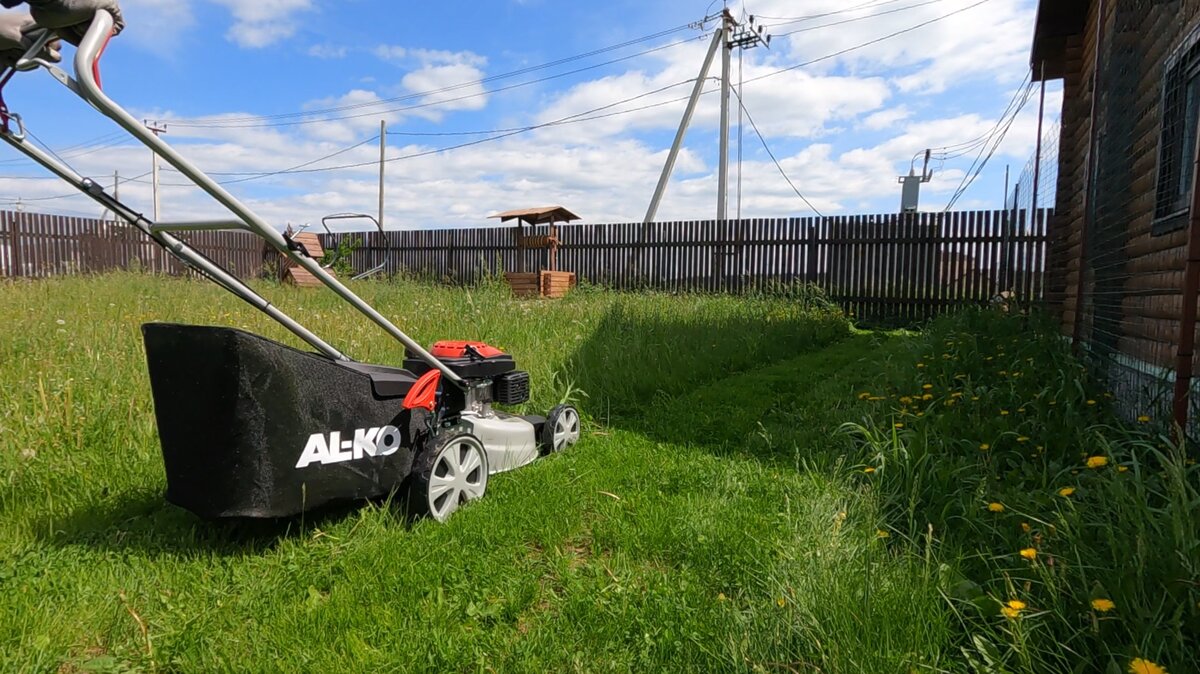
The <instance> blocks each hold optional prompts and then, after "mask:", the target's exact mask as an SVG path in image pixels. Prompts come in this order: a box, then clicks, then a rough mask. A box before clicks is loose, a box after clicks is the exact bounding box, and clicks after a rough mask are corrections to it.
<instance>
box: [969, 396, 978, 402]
mask: <svg viewBox="0 0 1200 674" xmlns="http://www.w3.org/2000/svg"><path fill="white" fill-rule="evenodd" d="M971 400H972V401H973V402H978V401H979V396H971Z"/></svg>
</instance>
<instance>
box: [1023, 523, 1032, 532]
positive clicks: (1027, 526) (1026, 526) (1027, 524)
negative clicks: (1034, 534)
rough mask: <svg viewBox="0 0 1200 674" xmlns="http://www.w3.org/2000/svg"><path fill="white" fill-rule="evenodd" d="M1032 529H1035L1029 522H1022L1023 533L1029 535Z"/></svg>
mask: <svg viewBox="0 0 1200 674" xmlns="http://www.w3.org/2000/svg"><path fill="white" fill-rule="evenodd" d="M1032 529H1033V527H1031V526H1029V522H1021V531H1024V532H1025V533H1029V532H1030V531H1031V530H1032Z"/></svg>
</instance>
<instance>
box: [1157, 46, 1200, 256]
mask: <svg viewBox="0 0 1200 674" xmlns="http://www.w3.org/2000/svg"><path fill="white" fill-rule="evenodd" d="M1197 37H1198V36H1197V35H1196V33H1193V34H1192V36H1191V37H1190V38H1189V40H1188V41H1187V43H1185V44H1187V47H1186V48H1185V49H1183V50H1181V51H1180V52H1178V53H1177V55H1176V56H1174V57H1173V58H1171V59H1170V60H1169V61H1168V62H1167V68H1166V72H1167V77H1166V80H1165V81H1164V82H1163V87H1164V90H1163V98H1162V104H1163V108H1162V110H1163V113H1162V135H1161V136H1160V138H1159V145H1158V147H1159V150H1158V153H1159V154H1158V185H1157V190H1156V194H1155V200H1154V221H1155V230H1156V233H1160V234H1161V233H1163V232H1168V231H1173V230H1176V229H1179V228H1181V227H1183V226H1184V224H1185V223H1186V220H1187V211H1188V206H1189V202H1190V200H1191V192H1192V173H1193V171H1194V169H1195V163H1194V162H1195V158H1196V140H1197V139H1196V124H1197V121H1198V120H1200V42H1198V41H1197V39H1196V38H1197Z"/></svg>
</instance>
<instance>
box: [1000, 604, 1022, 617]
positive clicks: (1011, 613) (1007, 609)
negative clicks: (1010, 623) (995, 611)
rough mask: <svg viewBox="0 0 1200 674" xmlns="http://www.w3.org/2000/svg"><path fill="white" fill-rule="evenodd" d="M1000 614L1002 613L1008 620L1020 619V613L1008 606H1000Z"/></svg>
mask: <svg viewBox="0 0 1200 674" xmlns="http://www.w3.org/2000/svg"><path fill="white" fill-rule="evenodd" d="M1000 612H1001V613H1003V614H1004V617H1005V618H1008V619H1009V620H1016V619H1017V618H1020V617H1021V612H1020V611H1019V610H1017V609H1015V608H1011V607H1009V606H1002V607H1001V608H1000Z"/></svg>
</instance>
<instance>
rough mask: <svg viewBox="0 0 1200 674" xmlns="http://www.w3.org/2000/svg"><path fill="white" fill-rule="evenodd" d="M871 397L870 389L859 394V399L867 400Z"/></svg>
mask: <svg viewBox="0 0 1200 674" xmlns="http://www.w3.org/2000/svg"><path fill="white" fill-rule="evenodd" d="M870 397H871V392H870V391H863V392H862V393H859V394H858V399H859V400H866V399H867V398H870Z"/></svg>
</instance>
